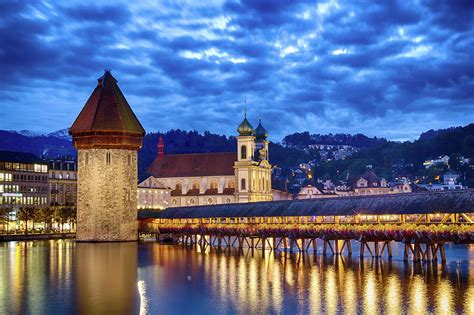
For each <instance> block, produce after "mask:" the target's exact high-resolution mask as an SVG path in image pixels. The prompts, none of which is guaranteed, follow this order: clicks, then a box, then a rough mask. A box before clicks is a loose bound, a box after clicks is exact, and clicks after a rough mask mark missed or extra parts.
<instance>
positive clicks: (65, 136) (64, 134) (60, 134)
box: [47, 128, 72, 140]
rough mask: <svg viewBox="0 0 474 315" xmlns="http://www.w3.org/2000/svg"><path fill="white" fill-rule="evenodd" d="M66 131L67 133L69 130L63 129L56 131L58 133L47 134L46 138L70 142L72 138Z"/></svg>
mask: <svg viewBox="0 0 474 315" xmlns="http://www.w3.org/2000/svg"><path fill="white" fill-rule="evenodd" d="M68 131H69V129H67V128H65V129H61V130H58V131H54V132H51V133H48V134H47V136H48V137H55V138H59V139H66V140H72V138H71V136H70V135H69V132H68Z"/></svg>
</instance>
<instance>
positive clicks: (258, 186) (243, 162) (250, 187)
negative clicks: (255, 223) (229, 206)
mask: <svg viewBox="0 0 474 315" xmlns="http://www.w3.org/2000/svg"><path fill="white" fill-rule="evenodd" d="M259 127H260V129H259V132H258V133H257V132H256V131H257V130H254V129H253V127H252V125H251V124H250V123H249V121H248V120H247V114H245V117H244V120H243V121H242V123H241V124H240V125H239V127H238V128H237V132H238V133H239V135H238V136H237V161H236V162H235V165H234V169H235V177H236V179H237V183H236V197H237V202H255V201H271V200H272V191H271V165H270V163H269V161H268V141H267V140H266V137H267V135H268V133H267V132H266V130H265V129H264V128H263V126H262V125H261V123H260V124H259ZM262 129H263V130H264V133H265V136H264V138H262V136H263V133H262ZM256 137H257V138H256ZM256 139H258V141H257V142H256ZM257 147H259V149H257ZM265 150H266V151H265Z"/></svg>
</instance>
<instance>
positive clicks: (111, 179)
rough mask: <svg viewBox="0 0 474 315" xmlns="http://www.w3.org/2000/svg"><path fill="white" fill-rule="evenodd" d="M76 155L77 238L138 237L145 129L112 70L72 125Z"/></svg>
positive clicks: (116, 239) (100, 82) (79, 239)
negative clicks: (140, 160)
mask: <svg viewBox="0 0 474 315" xmlns="http://www.w3.org/2000/svg"><path fill="white" fill-rule="evenodd" d="M69 134H71V136H72V141H73V145H74V147H76V149H77V155H78V183H77V184H78V185H77V236H76V239H77V240H78V241H105V242H107V241H135V240H137V176H138V175H137V151H138V149H140V148H141V146H142V138H143V136H144V135H145V130H144V129H143V127H142V125H141V124H140V122H139V121H138V119H137V117H136V116H135V114H134V113H133V111H132V109H131V108H130V105H128V102H127V100H126V99H125V97H124V96H123V94H122V92H121V91H120V89H119V87H118V85H117V80H115V78H114V77H113V76H112V74H111V73H110V71H105V73H104V75H103V76H102V77H100V78H99V79H98V84H97V87H96V88H95V89H94V91H93V92H92V95H91V96H90V97H89V99H88V100H87V103H86V105H85V106H84V108H83V109H82V111H81V113H80V114H79V116H78V117H77V118H76V121H75V122H74V124H73V125H72V127H71V128H70V129H69Z"/></svg>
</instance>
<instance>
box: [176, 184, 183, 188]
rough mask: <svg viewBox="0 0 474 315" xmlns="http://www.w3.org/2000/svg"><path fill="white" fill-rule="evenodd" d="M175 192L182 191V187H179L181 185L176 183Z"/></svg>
mask: <svg viewBox="0 0 474 315" xmlns="http://www.w3.org/2000/svg"><path fill="white" fill-rule="evenodd" d="M175 190H183V185H181V183H176V186H175Z"/></svg>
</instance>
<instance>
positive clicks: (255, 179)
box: [139, 115, 272, 209]
mask: <svg viewBox="0 0 474 315" xmlns="http://www.w3.org/2000/svg"><path fill="white" fill-rule="evenodd" d="M237 131H238V133H239V135H238V136H237V152H219V153H193V154H165V152H164V148H165V144H164V142H163V139H162V138H160V139H159V141H158V156H157V157H156V159H155V160H154V161H153V163H152V164H151V165H150V167H149V168H148V173H149V174H150V177H149V178H147V179H146V180H145V181H143V182H142V183H140V184H139V187H140V188H139V189H143V190H142V194H141V196H139V205H140V207H147V205H148V203H149V202H150V201H151V202H153V204H154V207H156V208H158V209H161V208H166V207H168V206H169V207H182V206H191V205H209V204H223V203H237V202H254V201H271V200H272V187H271V186H272V185H271V180H272V179H271V165H270V163H269V161H268V155H269V152H268V140H267V137H268V132H267V131H266V130H265V128H263V126H262V123H261V119H260V121H259V124H258V126H257V128H256V129H255V130H254V129H253V127H252V125H251V124H250V123H249V121H248V120H247V117H246V115H245V117H244V120H243V121H242V123H241V124H240V125H239V127H238V129H237ZM153 185H155V187H152V186H153ZM158 187H159V188H161V189H162V190H163V194H164V195H165V196H164V198H163V199H161V200H162V201H163V202H169V204H165V203H163V204H161V205H157V204H156V203H155V201H154V200H155V199H153V198H154V197H153V196H154V195H155V194H156V195H158V190H156V189H157V188H158ZM148 188H154V189H155V190H154V189H149V190H148ZM155 191H157V192H156V193H155ZM166 191H169V196H170V199H169V201H168V200H167V199H166ZM147 194H148V196H146V195H147ZM159 194H160V195H161V193H159ZM152 195H153V196H152ZM145 200H146V202H147V205H145V203H144V201H145ZM157 200H158V199H157Z"/></svg>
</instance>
